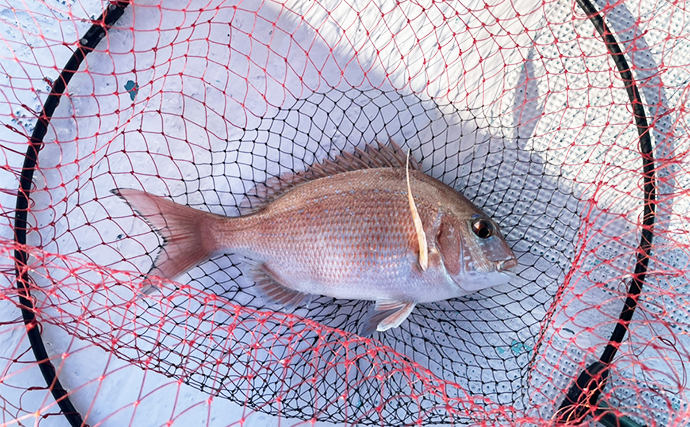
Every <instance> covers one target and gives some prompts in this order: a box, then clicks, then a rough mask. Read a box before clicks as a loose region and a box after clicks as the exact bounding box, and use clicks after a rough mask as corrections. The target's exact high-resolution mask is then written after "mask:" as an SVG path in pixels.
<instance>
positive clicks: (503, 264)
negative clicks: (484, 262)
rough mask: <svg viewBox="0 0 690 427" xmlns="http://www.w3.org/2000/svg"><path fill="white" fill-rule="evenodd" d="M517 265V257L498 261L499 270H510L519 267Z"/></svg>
mask: <svg viewBox="0 0 690 427" xmlns="http://www.w3.org/2000/svg"><path fill="white" fill-rule="evenodd" d="M517 265H518V262H517V258H515V257H510V258H508V259H504V260H503V261H500V262H499V263H498V271H505V270H509V269H511V268H513V267H517Z"/></svg>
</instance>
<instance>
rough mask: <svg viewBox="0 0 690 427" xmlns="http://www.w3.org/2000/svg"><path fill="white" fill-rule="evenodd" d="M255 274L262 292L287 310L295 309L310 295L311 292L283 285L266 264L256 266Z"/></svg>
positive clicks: (255, 279) (257, 284)
mask: <svg viewBox="0 0 690 427" xmlns="http://www.w3.org/2000/svg"><path fill="white" fill-rule="evenodd" d="M253 276H254V281H255V282H256V286H257V287H258V288H259V290H260V291H261V293H262V294H263V295H264V296H266V298H268V299H269V300H270V301H272V302H275V303H278V304H280V305H282V306H283V307H284V308H285V309H286V310H287V311H292V310H294V309H295V308H296V307H297V306H299V305H300V304H302V303H303V302H304V301H305V300H306V299H307V298H308V297H309V294H306V293H304V292H300V291H296V290H294V289H291V288H288V287H287V286H284V285H282V284H281V283H280V279H279V278H278V277H277V276H276V275H275V274H274V273H273V272H272V271H271V269H270V268H268V266H266V264H260V265H258V266H256V268H254V274H253Z"/></svg>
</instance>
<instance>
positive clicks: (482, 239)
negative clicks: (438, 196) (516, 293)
mask: <svg viewBox="0 0 690 427" xmlns="http://www.w3.org/2000/svg"><path fill="white" fill-rule="evenodd" d="M466 212H467V210H465V212H463V213H460V214H453V213H450V214H447V215H444V216H443V218H442V220H441V225H440V227H439V229H438V234H437V238H436V244H437V247H438V249H439V252H440V253H441V256H442V258H443V263H444V266H445V267H446V270H447V272H448V274H449V275H450V277H451V278H452V280H453V282H455V284H457V285H458V287H459V288H460V289H461V291H463V293H470V292H475V291H478V290H481V289H485V288H489V287H492V286H496V285H500V284H503V283H506V282H508V281H509V280H510V279H511V277H512V276H513V273H511V272H510V269H511V268H513V267H515V266H517V258H516V257H515V254H514V253H513V250H512V249H511V248H510V246H508V243H507V242H506V240H505V238H504V237H503V236H502V235H501V232H500V230H499V227H498V224H496V222H495V221H494V220H492V219H491V218H489V217H488V216H487V215H486V214H484V213H483V212H481V211H479V210H478V209H476V208H474V209H471V210H470V212H469V214H467V213H466Z"/></svg>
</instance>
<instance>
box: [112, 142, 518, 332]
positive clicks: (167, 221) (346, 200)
mask: <svg viewBox="0 0 690 427" xmlns="http://www.w3.org/2000/svg"><path fill="white" fill-rule="evenodd" d="M407 162H408V160H407V159H406V158H405V156H404V153H403V152H402V150H401V149H400V147H398V146H397V145H395V144H394V143H392V142H391V144H390V146H383V145H381V144H379V146H378V147H373V146H367V147H366V148H365V150H356V151H355V153H354V154H348V153H344V154H343V155H342V156H340V157H338V158H336V159H334V160H327V161H324V162H322V163H320V164H316V165H314V166H312V167H311V168H310V169H308V170H306V171H304V172H299V173H294V174H292V173H291V174H286V175H284V176H282V177H280V178H277V179H271V180H269V181H267V182H266V183H265V184H264V185H263V186H261V187H257V188H256V191H255V193H254V194H253V195H250V197H253V198H252V199H251V201H252V203H256V204H258V207H257V208H255V210H254V211H253V212H251V213H248V214H246V215H242V216H239V217H234V218H229V217H223V216H219V215H214V214H210V213H207V212H202V211H198V210H195V209H192V208H190V207H187V206H182V205H179V204H176V203H173V202H171V201H169V200H166V199H164V198H162V197H159V196H154V195H151V194H148V193H145V192H142V191H138V190H125V189H122V190H115V192H116V194H118V195H120V196H121V197H123V198H124V199H125V200H126V201H127V202H128V203H129V204H130V205H131V206H132V207H133V208H134V209H135V210H136V211H137V212H138V213H139V214H140V215H142V216H143V217H144V218H145V219H146V220H147V221H148V222H149V223H150V224H151V225H152V226H153V228H155V229H157V230H158V231H159V232H160V233H161V234H162V235H163V237H164V240H165V245H164V248H163V249H162V250H161V253H160V254H159V256H158V258H157V259H156V261H155V263H154V265H153V267H152V269H151V270H150V271H149V273H148V275H147V277H146V278H145V282H146V283H145V288H144V292H145V293H146V292H148V291H151V290H152V289H155V288H156V287H157V283H155V278H167V279H174V278H175V277H177V276H179V275H180V274H182V273H183V272H184V271H186V270H188V269H189V268H191V267H192V266H194V265H196V264H198V263H199V262H202V261H203V260H205V259H207V258H209V257H210V256H211V255H213V254H216V253H222V252H232V253H239V254H242V255H243V256H244V257H245V258H247V259H248V260H250V263H251V265H252V274H253V275H254V278H255V281H256V284H257V288H258V289H260V290H261V291H262V292H263V293H264V295H265V296H266V298H268V299H269V300H272V301H275V302H277V303H279V304H281V305H283V306H285V307H288V308H291V307H295V306H297V305H299V304H301V303H302V302H303V301H304V300H305V299H306V298H307V296H308V295H312V294H314V295H326V296H330V297H334V298H345V299H359V300H371V301H375V302H376V304H375V305H374V307H373V309H372V310H371V312H370V315H369V316H368V318H367V319H366V320H365V321H364V323H363V325H362V328H361V331H360V332H361V333H362V334H363V335H367V334H370V333H371V332H373V331H374V330H379V331H384V330H386V329H390V328H392V327H396V326H398V325H400V323H401V322H402V321H404V320H405V318H406V317H407V316H408V315H409V314H410V312H411V311H412V309H413V308H414V306H415V305H416V304H417V303H426V302H433V301H439V300H444V299H448V298H454V297H459V296H462V295H466V294H468V293H470V292H473V291H476V290H479V289H483V288H486V287H489V286H493V285H496V284H499V283H503V282H505V281H506V280H507V279H508V278H509V275H508V274H506V273H505V270H506V269H508V268H510V267H512V266H514V265H516V264H517V260H516V258H515V255H514V254H513V252H512V250H511V249H510V248H509V247H508V245H507V244H506V242H505V240H504V239H503V237H502V236H501V235H500V232H499V231H498V226H497V225H496V223H495V222H494V221H493V220H491V219H490V218H489V217H488V216H486V214H484V213H483V212H482V211H480V210H479V209H478V208H477V207H476V206H474V205H473V204H472V203H471V202H470V201H469V200H467V199H466V198H465V197H463V196H462V195H461V194H460V193H458V192H456V191H455V190H453V189H452V188H451V187H449V186H447V185H445V184H444V183H442V182H441V181H438V180H436V179H434V178H432V177H429V176H428V175H425V174H424V173H422V172H421V171H420V170H419V168H418V166H417V164H416V162H412V166H413V168H412V170H408V169H407V167H406V166H407V165H408V163H407ZM408 177H409V182H410V184H409V185H410V187H409V188H410V192H411V194H412V200H413V201H414V202H413V203H412V202H410V199H409V194H408V187H407V178H408ZM413 208H414V209H413ZM416 215H417V216H418V218H419V220H420V221H421V229H420V230H418V229H417V228H416V227H415V222H414V218H415V217H416ZM421 230H423V232H422V231H421ZM418 233H419V235H418ZM422 250H423V251H424V256H425V257H426V256H427V254H428V263H427V262H426V261H425V262H424V263H422V259H421V258H422Z"/></svg>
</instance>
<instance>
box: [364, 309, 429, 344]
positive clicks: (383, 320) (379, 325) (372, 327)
mask: <svg viewBox="0 0 690 427" xmlns="http://www.w3.org/2000/svg"><path fill="white" fill-rule="evenodd" d="M415 305H417V302H416V301H398V300H377V301H376V304H375V305H374V306H373V307H372V308H371V309H370V310H369V314H368V315H367V317H366V318H365V319H364V321H363V322H362V325H361V327H360V330H359V334H360V335H361V336H365V337H366V336H370V335H371V334H373V333H374V331H379V332H383V331H387V330H388V329H391V328H397V327H398V326H400V325H401V324H402V322H404V321H405V319H407V317H408V316H409V315H410V313H412V310H413V309H414V307H415Z"/></svg>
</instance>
